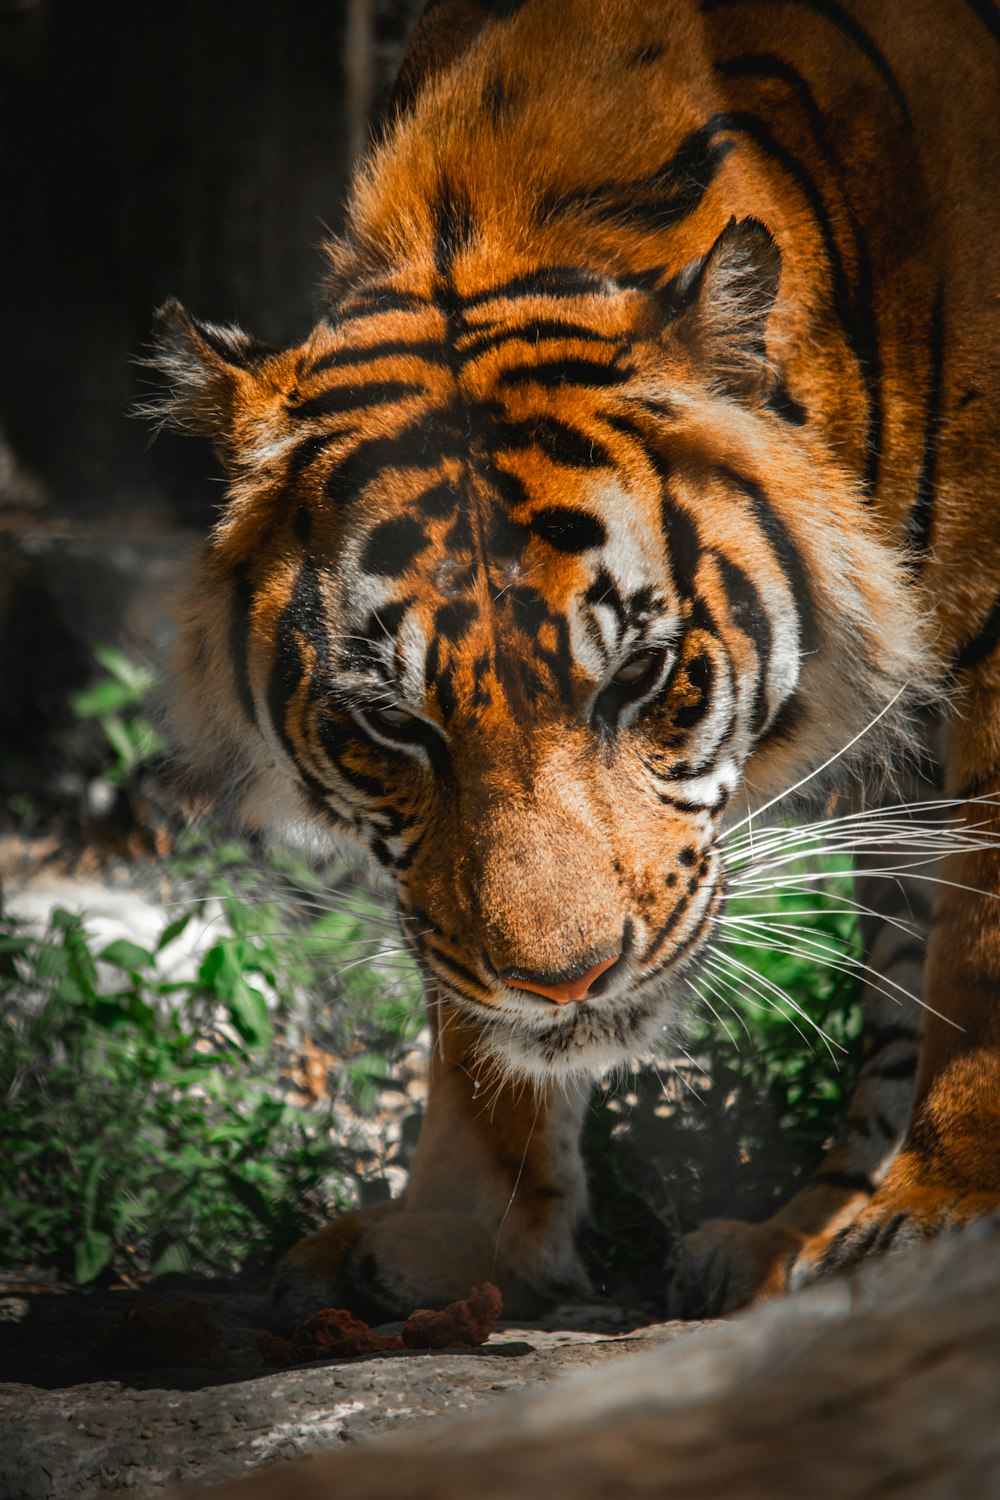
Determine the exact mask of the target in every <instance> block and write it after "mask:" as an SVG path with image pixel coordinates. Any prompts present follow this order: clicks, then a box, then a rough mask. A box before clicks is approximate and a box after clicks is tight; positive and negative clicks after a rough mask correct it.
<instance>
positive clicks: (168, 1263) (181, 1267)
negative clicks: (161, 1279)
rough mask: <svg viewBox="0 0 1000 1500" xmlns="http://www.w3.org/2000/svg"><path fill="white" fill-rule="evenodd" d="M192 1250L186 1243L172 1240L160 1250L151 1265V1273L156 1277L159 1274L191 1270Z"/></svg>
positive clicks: (168, 1274)
mask: <svg viewBox="0 0 1000 1500" xmlns="http://www.w3.org/2000/svg"><path fill="white" fill-rule="evenodd" d="M190 1269H191V1252H190V1251H189V1250H188V1248H187V1246H186V1245H181V1244H178V1243H176V1242H171V1243H170V1244H168V1245H166V1246H165V1247H164V1249H162V1250H161V1251H160V1253H159V1254H158V1255H157V1257H156V1259H155V1260H154V1261H153V1264H152V1266H151V1267H150V1272H149V1274H150V1275H151V1276H153V1277H154V1278H155V1277H157V1276H170V1275H174V1274H176V1273H178V1272H181V1273H183V1272H185V1271H190Z"/></svg>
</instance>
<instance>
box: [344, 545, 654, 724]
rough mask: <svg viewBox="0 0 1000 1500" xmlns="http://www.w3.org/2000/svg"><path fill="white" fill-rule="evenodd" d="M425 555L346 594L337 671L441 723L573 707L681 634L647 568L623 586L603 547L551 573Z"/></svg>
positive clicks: (518, 562) (433, 552)
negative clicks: (417, 563)
mask: <svg viewBox="0 0 1000 1500" xmlns="http://www.w3.org/2000/svg"><path fill="white" fill-rule="evenodd" d="M428 551H429V556H428V558H427V559H426V560H425V563H424V566H423V567H410V568H408V569H407V571H406V573H405V577H404V578H403V579H402V580H400V582H399V584H398V586H396V587H393V588H392V589H391V590H387V589H385V588H383V589H378V588H377V587H376V588H374V589H369V590H368V591H367V592H366V590H365V589H364V587H363V586H362V585H361V584H360V583H356V584H355V586H354V587H353V588H352V589H351V590H350V599H351V610H350V624H349V626H348V627H347V628H346V629H345V630H344V631H343V633H342V636H341V639H342V642H343V647H342V651H341V656H340V665H341V670H342V671H347V672H349V673H360V674H361V675H362V677H367V678H368V680H369V682H370V683H371V685H372V686H374V687H375V688H377V689H378V690H379V691H380V692H381V693H382V694H383V695H385V694H387V693H388V694H390V695H391V696H394V697H396V698H397V699H398V700H399V701H401V702H404V703H407V704H409V705H411V706H413V707H415V708H425V707H430V708H431V710H432V711H434V712H436V714H437V716H438V717H439V718H440V719H442V720H443V721H444V722H445V723H448V722H449V721H451V720H452V719H453V718H454V717H455V715H456V714H457V713H459V711H461V710H464V711H472V713H473V715H474V716H476V717H482V716H483V715H485V716H486V717H489V711H490V710H491V709H497V708H498V707H499V705H500V704H504V705H506V707H507V708H509V709H513V710H515V711H516V714H517V716H518V718H519V719H521V720H524V721H526V720H529V719H536V718H538V717H539V716H540V715H541V716H545V715H547V714H549V713H550V712H551V711H552V710H553V709H554V710H555V711H556V712H560V711H562V710H571V711H572V710H576V709H578V708H579V706H580V704H581V703H582V702H583V700H584V699H585V698H586V697H587V695H588V694H589V693H591V692H592V691H593V689H594V687H595V685H596V684H597V683H598V682H599V681H600V680H601V679H602V677H603V676H605V675H606V673H607V671H608V670H609V668H610V667H611V665H612V664H615V663H618V662H620V660H621V659H622V658H623V656H624V655H627V654H628V653H630V652H634V651H635V650H636V649H638V648H640V647H641V646H642V645H643V644H644V643H646V642H648V641H651V640H653V639H655V641H656V643H657V644H666V643H667V642H668V641H669V640H672V639H673V636H674V635H675V633H676V630H677V628H678V624H677V612H676V608H675V605H676V601H673V600H672V599H671V597H670V591H669V590H668V588H667V587H666V586H665V585H664V583H663V580H662V579H661V578H660V577H659V576H658V575H657V574H656V572H655V570H653V569H650V570H648V571H647V572H646V573H645V574H644V575H643V576H639V575H636V574H635V573H634V572H633V574H632V576H631V577H630V579H629V580H627V581H626V580H624V579H623V578H622V576H621V573H620V571H617V570H616V569H615V566H614V564H615V559H614V557H613V556H611V555H610V554H608V553H606V552H605V551H603V550H600V549H598V550H596V551H594V552H592V553H589V554H588V555H586V556H583V557H576V558H568V557H565V556H564V557H562V558H560V559H558V563H557V565H556V566H555V567H553V566H551V565H550V566H549V567H548V568H546V567H544V566H541V565H539V564H535V565H534V566H531V565H528V564H526V562H525V561H524V560H522V559H518V558H516V557H505V558H502V559H500V560H499V561H498V562H497V563H496V564H495V566H489V567H486V568H483V567H477V566H476V565H475V563H474V561H473V560H472V558H471V556H466V557H464V558H463V557H461V556H451V555H442V554H441V552H440V551H438V550H437V549H433V548H432V549H428ZM371 581H372V582H373V583H374V582H376V580H371Z"/></svg>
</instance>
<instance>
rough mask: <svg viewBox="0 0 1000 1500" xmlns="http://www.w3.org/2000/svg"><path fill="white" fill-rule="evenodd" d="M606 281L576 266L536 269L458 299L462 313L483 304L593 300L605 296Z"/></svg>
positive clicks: (596, 273) (606, 279)
mask: <svg viewBox="0 0 1000 1500" xmlns="http://www.w3.org/2000/svg"><path fill="white" fill-rule="evenodd" d="M607 290H608V278H607V277H606V276H601V275H599V274H598V272H596V271H586V270H583V269H581V268H580V267H579V266H540V267H539V268H538V270H537V271H525V272H524V273H523V274H522V275H520V276H513V277H511V279H510V280H509V281H504V282H500V283H499V284H498V285H497V286H493V287H486V288H484V289H483V290H482V291H481V292H473V293H471V294H470V295H469V296H467V297H463V298H462V307H463V309H464V310H465V311H468V310H469V309H470V308H473V307H478V306H480V305H481V304H482V303H484V302H516V301H518V300H519V299H520V298H522V297H554V298H557V299H559V298H569V297H593V296H596V295H606V294H607Z"/></svg>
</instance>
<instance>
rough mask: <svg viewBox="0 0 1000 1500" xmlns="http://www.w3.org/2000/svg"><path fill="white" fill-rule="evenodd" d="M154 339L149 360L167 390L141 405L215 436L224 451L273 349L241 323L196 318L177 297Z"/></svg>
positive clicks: (161, 316)
mask: <svg viewBox="0 0 1000 1500" xmlns="http://www.w3.org/2000/svg"><path fill="white" fill-rule="evenodd" d="M154 335H155V344H154V350H153V354H152V356H151V358H150V359H149V360H148V361H147V363H148V364H149V365H150V366H151V367H152V368H153V369H156V370H159V371H160V373H161V374H162V375H164V376H165V377H166V379H167V385H168V388H167V390H166V391H165V392H164V393H163V394H162V395H160V396H158V397H155V398H154V399H153V400H152V401H150V402H148V403H147V404H146V405H145V406H144V407H143V412H142V414H143V415H145V416H151V417H153V418H155V419H157V420H159V421H160V422H163V423H165V424H166V425H168V426H170V427H174V428H177V429H178V431H181V432H187V433H197V434H200V435H201V436H203V437H208V438H211V439H212V441H213V443H214V444H215V445H216V447H217V448H218V449H220V450H221V451H222V452H223V453H224V452H225V450H226V449H227V448H228V446H229V444H230V442H231V441H232V438H233V434H234V429H235V425H236V413H237V410H238V409H240V408H242V407H244V406H245V405H246V404H247V403H248V402H249V401H251V400H252V398H253V395H254V393H255V391H257V390H259V387H260V385H261V381H260V372H261V367H262V366H263V365H264V363H265V362H266V361H267V360H269V359H270V358H271V357H272V356H273V354H274V350H273V349H269V348H267V347H266V346H265V345H264V344H259V343H257V342H256V341H255V340H254V339H252V338H251V337H250V336H249V334H246V333H244V332H243V331H242V329H240V328H222V327H220V326H219V325H218V324H215V323H201V322H198V321H197V320H196V319H195V318H192V317H191V315H190V313H188V312H186V311H185V309H184V308H183V307H182V306H181V304H180V303H179V302H177V301H176V300H173V299H172V300H171V301H170V302H166V303H164V305H163V306H162V307H161V308H160V309H159V310H158V311H157V313H156V315H155V321H154Z"/></svg>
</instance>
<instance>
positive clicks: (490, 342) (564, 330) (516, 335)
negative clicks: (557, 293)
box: [458, 318, 616, 360]
mask: <svg viewBox="0 0 1000 1500" xmlns="http://www.w3.org/2000/svg"><path fill="white" fill-rule="evenodd" d="M469 334H470V335H471V339H470V342H469V343H466V344H463V346H462V348H461V349H460V350H459V351H458V352H459V355H460V356H461V358H462V359H463V360H469V359H476V358H478V356H479V355H480V354H485V353H486V352H487V351H488V350H491V349H499V348H501V347H502V346H503V345H504V344H507V343H513V342H515V341H517V340H519V339H520V340H521V341H523V342H524V343H526V344H538V343H541V341H542V340H543V339H566V340H572V339H579V340H584V341H586V342H587V343H596V344H612V343H614V342H616V341H615V340H613V339H612V338H611V336H610V335H609V334H606V333H601V332H600V331H599V330H598V329H596V328H590V327H589V326H588V325H587V324H586V323H574V322H571V321H570V320H569V319H568V318H538V319H532V320H531V321H530V322H528V323H525V324H524V325H523V327H517V328H513V327H511V326H510V325H509V324H506V323H501V324H499V325H494V324H491V325H489V326H488V327H487V328H486V329H484V330H482V331H480V330H479V329H470V330H469Z"/></svg>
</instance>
